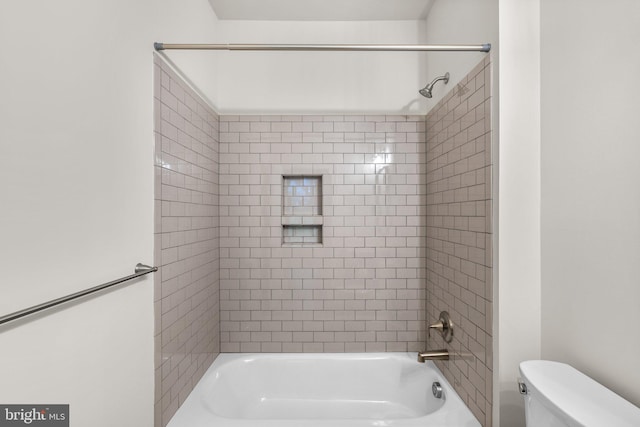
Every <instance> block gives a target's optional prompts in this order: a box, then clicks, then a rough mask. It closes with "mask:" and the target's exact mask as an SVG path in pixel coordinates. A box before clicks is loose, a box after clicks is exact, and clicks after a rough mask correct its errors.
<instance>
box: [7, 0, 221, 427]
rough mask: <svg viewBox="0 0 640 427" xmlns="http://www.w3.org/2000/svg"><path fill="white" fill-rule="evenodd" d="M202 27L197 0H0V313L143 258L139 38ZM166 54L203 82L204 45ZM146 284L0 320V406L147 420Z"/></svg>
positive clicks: (146, 72) (78, 421)
mask: <svg viewBox="0 0 640 427" xmlns="http://www.w3.org/2000/svg"><path fill="white" fill-rule="evenodd" d="M214 25H215V15H213V13H212V12H211V9H210V6H209V4H208V3H207V1H206V0H192V1H189V2H182V1H178V0H164V1H151V0H144V1H135V2H131V1H125V0H117V1H116V0H113V1H101V0H92V1H87V0H65V1H58V2H49V1H43V0H42V1H31V2H24V1H20V0H9V1H3V2H0V40H2V43H3V52H2V55H0V69H1V70H2V75H1V78H0V93H1V94H2V96H1V97H0V117H1V120H2V125H1V126H0V144H1V145H2V146H1V150H0V156H1V163H2V168H0V182H1V183H2V184H0V192H1V193H0V196H1V202H0V203H1V205H2V208H1V211H0V212H1V213H0V215H1V217H0V236H2V238H1V239H0V283H1V291H0V314H6V313H9V312H12V311H14V310H17V309H20V308H23V307H26V306H29V305H32V304H37V303H40V302H42V301H45V300H48V299H51V298H55V297H59V296H62V295H64V294H67V293H70V292H74V291H77V290H80V289H84V288H86V287H89V286H91V285H95V284H99V283H102V282H105V281H108V280H112V279H115V278H117V277H120V276H124V275H128V274H131V273H132V272H133V267H134V265H135V264H136V263H137V262H140V261H142V262H146V263H151V262H153V92H152V88H153V86H152V75H153V63H152V43H153V42H154V41H156V40H161V41H162V39H170V40H172V41H175V40H181V39H185V40H200V39H208V38H213V37H215V31H214V28H213V26H214ZM175 59H176V62H177V63H178V64H180V65H181V67H182V68H183V69H184V70H185V71H186V72H187V73H188V74H189V75H190V76H191V77H192V79H194V80H199V81H200V83H199V84H201V85H202V87H203V88H206V87H209V88H214V87H215V85H214V84H211V83H209V82H207V81H205V80H204V79H202V77H205V76H210V75H211V74H212V72H213V70H215V68H214V65H215V64H214V59H213V57H210V58H209V59H206V60H202V57H201V56H198V57H196V56H193V55H192V56H189V54H183V55H181V56H176V57H175ZM211 90H213V89H211ZM152 283H153V282H152V278H151V277H150V276H146V279H144V280H141V281H140V282H138V283H131V284H129V285H127V286H124V287H121V288H119V289H117V290H114V291H111V292H106V293H104V294H101V295H100V296H96V297H95V298H91V299H89V300H87V301H86V302H82V303H78V304H70V305H66V306H65V307H64V308H62V309H56V310H52V311H50V312H48V313H47V314H46V315H41V316H35V317H32V318H31V320H30V321H28V322H17V323H15V324H12V325H9V326H4V327H0V348H1V349H2V351H1V352H0V378H2V381H1V382H2V385H1V387H0V402H3V403H69V404H70V405H71V424H72V425H78V426H93V427H102V426H104V427H112V426H115V425H118V426H132V427H133V426H135V427H140V426H151V425H152V424H153V354H154V349H153V297H152V295H153V285H152Z"/></svg>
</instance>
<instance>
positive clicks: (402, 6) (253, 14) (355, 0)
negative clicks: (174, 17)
mask: <svg viewBox="0 0 640 427" xmlns="http://www.w3.org/2000/svg"><path fill="white" fill-rule="evenodd" d="M434 1H435V0H209V3H211V6H212V7H213V10H214V11H215V13H216V15H217V16H218V18H219V19H238V20H258V21H401V20H419V19H425V18H426V17H427V14H428V13H429V9H430V8H431V5H432V4H433V2H434Z"/></svg>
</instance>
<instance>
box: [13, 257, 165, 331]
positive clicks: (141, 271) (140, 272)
mask: <svg viewBox="0 0 640 427" xmlns="http://www.w3.org/2000/svg"><path fill="white" fill-rule="evenodd" d="M134 271H135V273H134V274H132V275H131V276H127V277H122V278H120V279H116V280H112V281H111V282H107V283H103V284H102V285H98V286H94V287H93V288H89V289H85V290H84V291H79V292H76V293H73V294H70V295H67V296H64V297H61V298H57V299H54V300H51V301H47V302H45V303H42V304H38V305H34V306H33V307H29V308H25V309H24V310H20V311H16V312H14V313H11V314H7V315H6V316H2V317H0V325H2V324H3V323H7V322H11V321H13V320H17V319H20V318H22V317H25V316H28V315H30V314H34V313H37V312H39V311H42V310H46V309H48V308H51V307H55V306H56V305H60V304H63V303H65V302H68V301H71V300H74V299H77V298H80V297H83V296H85V295H89V294H92V293H94V292H98V291H101V290H103V289H106V288H110V287H111V286H115V285H118V284H120V283H122V282H126V281H128V280H131V279H135V278H136V277H140V276H144V275H145V274H149V273H153V272H154V271H158V267H150V266H148V265H144V264H141V263H138V264H137V265H136V268H135V270H134Z"/></svg>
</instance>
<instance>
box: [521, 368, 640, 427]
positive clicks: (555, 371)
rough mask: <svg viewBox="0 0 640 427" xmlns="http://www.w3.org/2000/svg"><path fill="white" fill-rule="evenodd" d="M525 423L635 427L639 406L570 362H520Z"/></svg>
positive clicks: (639, 419)
mask: <svg viewBox="0 0 640 427" xmlns="http://www.w3.org/2000/svg"><path fill="white" fill-rule="evenodd" d="M520 374H521V375H522V379H523V383H524V384H525V386H526V394H525V413H526V418H527V424H526V425H527V427H579V426H580V427H609V426H610V427H614V426H615V427H638V426H640V408H638V407H636V406H634V405H633V404H631V403H630V402H628V401H627V400H625V399H623V398H622V397H620V396H618V395H617V394H615V393H614V392H612V391H611V390H609V389H608V388H606V387H604V386H603V385H601V384H599V383H597V382H596V381H594V380H593V379H591V378H589V377H587V376H586V375H584V374H583V373H582V372H580V371H578V370H577V369H575V368H573V367H571V366H570V365H567V364H564V363H559V362H552V361H548V360H529V361H526V362H522V363H521V364H520Z"/></svg>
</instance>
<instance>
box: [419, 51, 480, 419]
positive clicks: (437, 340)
mask: <svg viewBox="0 0 640 427" xmlns="http://www.w3.org/2000/svg"><path fill="white" fill-rule="evenodd" d="M490 83H491V64H490V62H489V56H487V57H486V59H485V60H483V61H482V62H481V63H480V64H479V65H478V66H476V67H475V68H474V69H473V70H472V71H471V72H470V73H469V74H468V75H467V77H466V78H465V79H463V80H462V81H461V82H460V84H459V85H457V86H456V87H455V88H454V89H453V90H452V91H451V92H450V93H449V94H448V95H447V96H445V98H444V99H442V100H441V101H440V102H439V103H438V104H437V105H436V106H435V107H434V108H433V109H432V110H431V111H430V112H429V114H428V115H427V119H426V123H427V170H428V173H427V181H426V182H427V206H428V207H427V212H428V213H427V248H428V249H427V264H426V265H427V269H428V271H427V318H428V320H429V322H434V321H436V320H437V319H438V315H439V313H440V311H442V310H446V311H448V312H449V313H450V315H451V317H452V320H453V323H454V325H455V329H454V331H455V333H454V338H453V341H452V342H451V343H450V344H447V343H445V342H444V341H443V340H442V338H441V337H440V336H439V335H438V334H435V333H432V334H431V339H429V340H428V348H429V349H432V350H433V349H438V348H448V349H449V350H450V351H453V353H454V356H453V358H452V360H450V361H448V362H438V363H437V364H438V367H439V368H440V369H441V370H442V372H443V373H444V374H445V376H446V377H447V379H448V380H449V381H450V382H451V383H452V384H453V385H454V387H455V389H456V391H457V392H458V394H459V395H460V396H461V397H462V399H463V400H464V401H465V403H466V404H467V405H468V406H469V408H470V409H471V410H472V411H473V413H474V414H475V415H476V417H477V418H478V419H479V420H480V421H481V422H482V424H483V425H484V426H490V425H491V420H492V417H491V407H492V406H491V402H492V366H493V362H492V336H493V332H492V301H493V295H492V269H491V263H492V258H491V257H492V254H491V240H492V226H491V221H492V216H491V209H492V193H491V169H492V164H491V117H490V111H491V85H490Z"/></svg>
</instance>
